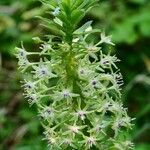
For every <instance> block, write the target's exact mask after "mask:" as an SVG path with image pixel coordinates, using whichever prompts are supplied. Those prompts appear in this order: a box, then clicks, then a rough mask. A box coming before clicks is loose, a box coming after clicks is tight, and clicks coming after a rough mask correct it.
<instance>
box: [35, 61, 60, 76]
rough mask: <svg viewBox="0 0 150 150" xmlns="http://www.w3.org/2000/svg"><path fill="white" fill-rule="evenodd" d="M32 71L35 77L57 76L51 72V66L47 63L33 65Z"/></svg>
mask: <svg viewBox="0 0 150 150" xmlns="http://www.w3.org/2000/svg"><path fill="white" fill-rule="evenodd" d="M33 69H34V70H35V71H33V73H34V74H35V77H36V78H44V77H46V78H54V77H57V76H56V75H55V74H53V73H52V72H51V68H50V67H49V66H48V65H44V64H39V66H33Z"/></svg>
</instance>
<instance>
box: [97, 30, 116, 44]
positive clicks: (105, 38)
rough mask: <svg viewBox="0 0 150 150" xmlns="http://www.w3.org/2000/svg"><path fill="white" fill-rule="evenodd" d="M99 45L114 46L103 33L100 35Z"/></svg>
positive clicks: (109, 38) (109, 37)
mask: <svg viewBox="0 0 150 150" xmlns="http://www.w3.org/2000/svg"><path fill="white" fill-rule="evenodd" d="M100 43H107V44H110V45H115V44H114V43H112V42H111V36H105V33H101V41H100Z"/></svg>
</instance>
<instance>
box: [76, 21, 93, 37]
mask: <svg viewBox="0 0 150 150" xmlns="http://www.w3.org/2000/svg"><path fill="white" fill-rule="evenodd" d="M91 24H92V21H88V22H86V23H85V24H84V25H83V26H81V27H80V28H78V29H77V30H76V31H74V34H82V33H83V32H85V30H86V29H87V28H89V27H90V26H91Z"/></svg>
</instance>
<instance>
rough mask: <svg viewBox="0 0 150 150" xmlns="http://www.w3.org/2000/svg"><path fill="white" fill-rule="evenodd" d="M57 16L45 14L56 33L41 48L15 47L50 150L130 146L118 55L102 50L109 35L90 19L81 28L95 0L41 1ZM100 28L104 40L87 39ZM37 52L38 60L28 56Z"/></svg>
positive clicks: (113, 149)
mask: <svg viewBox="0 0 150 150" xmlns="http://www.w3.org/2000/svg"><path fill="white" fill-rule="evenodd" d="M41 1H42V3H43V4H44V5H46V6H47V7H49V8H50V12H51V15H53V19H47V18H42V19H43V21H45V22H46V26H47V27H48V28H50V29H51V31H52V32H53V33H54V35H51V36H48V37H49V39H48V41H47V42H44V41H42V40H41V39H40V38H37V37H36V38H33V40H36V41H37V42H39V43H41V46H40V48H39V49H40V52H27V51H26V50H25V49H24V47H23V46H22V48H16V50H17V52H18V53H17V54H16V55H17V57H18V58H19V65H20V69H21V71H22V72H23V73H25V75H24V78H25V80H24V85H23V87H24V89H25V95H26V97H27V98H28V101H29V103H30V105H32V104H36V105H37V107H38V110H39V116H40V117H41V119H42V124H43V127H44V128H45V132H44V134H45V139H46V140H47V141H48V145H49V147H50V149H51V150H59V149H62V150H72V149H77V150H87V149H95V150H96V149H97V150H98V149H99V150H128V149H132V148H133V145H132V143H131V142H130V141H128V139H127V137H126V133H127V132H128V130H129V129H131V127H132V124H131V121H132V119H131V118H130V117H128V115H127V109H125V108H123V106H122V103H121V93H120V90H121V88H120V86H121V85H122V83H123V82H122V76H121V74H120V72H119V70H118V68H117V66H116V65H115V63H116V62H118V61H119V60H118V59H117V58H116V56H111V55H110V53H109V54H107V55H106V54H104V53H103V52H102V44H109V45H110V46H113V45H114V44H113V43H112V42H111V36H105V33H101V34H100V30H97V29H92V26H91V24H92V21H89V22H87V23H85V24H84V25H83V26H81V27H79V28H77V25H78V23H79V21H80V20H81V19H82V18H83V17H84V16H85V14H86V12H87V11H88V10H89V9H90V8H91V7H93V6H94V5H95V4H96V3H97V1H96V0H84V1H83V0H58V1H56V0H51V1H48V0H47V1H46V0H41ZM95 32H98V33H99V34H100V41H99V42H98V43H95V42H89V40H87V38H88V37H89V36H90V34H93V33H95ZM31 55H35V56H36V57H37V58H39V62H38V61H37V62H33V61H31V59H30V60H29V57H28V56H31Z"/></svg>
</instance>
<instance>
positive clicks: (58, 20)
mask: <svg viewBox="0 0 150 150" xmlns="http://www.w3.org/2000/svg"><path fill="white" fill-rule="evenodd" d="M54 22H55V23H56V24H58V25H59V26H61V27H62V26H63V22H62V21H61V20H60V19H59V18H57V17H56V18H55V19H54Z"/></svg>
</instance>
